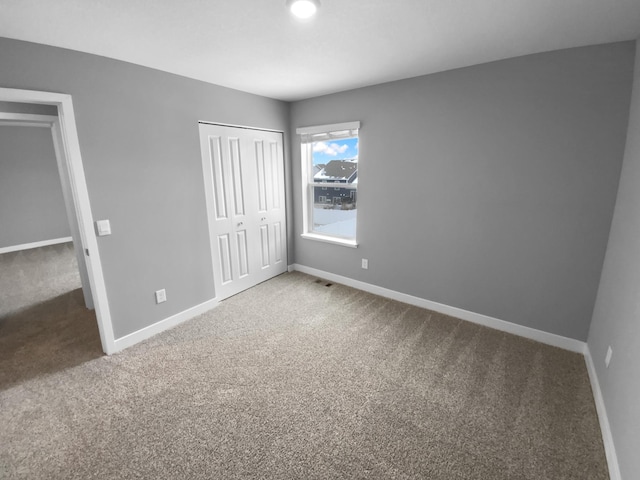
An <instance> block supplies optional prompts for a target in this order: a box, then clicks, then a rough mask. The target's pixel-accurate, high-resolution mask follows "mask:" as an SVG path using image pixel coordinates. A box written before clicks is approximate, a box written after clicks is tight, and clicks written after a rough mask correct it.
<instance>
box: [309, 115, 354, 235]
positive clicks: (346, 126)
mask: <svg viewBox="0 0 640 480" xmlns="http://www.w3.org/2000/svg"><path fill="white" fill-rule="evenodd" d="M359 130H360V122H359V121H356V122H344V123H334V124H329V125H316V126H311V127H299V128H296V134H298V135H300V155H301V158H300V166H301V169H300V170H301V187H302V217H303V218H302V224H303V227H302V228H303V231H302V234H301V235H300V236H301V237H302V238H306V239H309V240H316V241H320V242H327V243H333V244H336V245H342V246H345V247H351V248H357V247H358V242H357V236H358V226H357V222H358V220H357V213H356V235H355V237H354V238H346V237H340V236H338V235H330V234H326V233H318V232H314V231H313V225H312V222H313V205H314V201H315V193H314V189H315V188H322V189H323V190H324V189H325V188H328V187H333V188H334V190H338V189H343V188H346V189H349V190H354V191H356V192H357V189H358V183H359V181H358V183H356V184H353V183H341V184H340V187H339V188H336V186H335V182H314V178H313V177H314V173H313V143H314V142H318V141H323V140H331V139H332V138H333V139H336V140H340V139H346V138H358V145H359V140H360V132H359ZM344 132H349V135H341V134H343V133H344ZM333 135H335V136H333ZM314 136H318V137H319V138H317V139H313V138H312V137H314ZM323 137H326V138H323ZM358 163H359V162H358ZM359 167H360V165H359V164H358V168H359ZM359 177H360V175H358V178H359ZM350 198H353V195H350Z"/></svg>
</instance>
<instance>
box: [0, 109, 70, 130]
mask: <svg viewBox="0 0 640 480" xmlns="http://www.w3.org/2000/svg"><path fill="white" fill-rule="evenodd" d="M57 120H58V117H57V116H56V115H38V114H33V113H9V112H0V125H2V126H5V127H41V128H51V126H52V125H53V123H54V122H56V121H57Z"/></svg>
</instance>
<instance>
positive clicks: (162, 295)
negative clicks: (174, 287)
mask: <svg viewBox="0 0 640 480" xmlns="http://www.w3.org/2000/svg"><path fill="white" fill-rule="evenodd" d="M166 301H167V291H166V290H165V289H164V288H163V289H162V290H156V303H162V302H166Z"/></svg>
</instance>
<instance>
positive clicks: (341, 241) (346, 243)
mask: <svg viewBox="0 0 640 480" xmlns="http://www.w3.org/2000/svg"><path fill="white" fill-rule="evenodd" d="M300 236H301V237H302V238H306V239H308V240H315V241H317V242H325V243H333V244H334V245H342V246H343V247H350V248H358V243H357V242H356V241H355V240H347V239H346V238H338V237H330V236H328V235H320V234H318V233H303V234H301V235H300Z"/></svg>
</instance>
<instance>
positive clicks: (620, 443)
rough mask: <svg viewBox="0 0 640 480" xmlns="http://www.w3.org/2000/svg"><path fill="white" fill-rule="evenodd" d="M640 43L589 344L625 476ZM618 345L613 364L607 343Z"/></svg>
mask: <svg viewBox="0 0 640 480" xmlns="http://www.w3.org/2000/svg"><path fill="white" fill-rule="evenodd" d="M639 291H640V49H637V50H636V63H635V80H634V87H633V97H632V101H631V114H630V118H629V130H628V133H627V148H626V151H625V154H624V163H623V165H622V175H621V178H620V188H619V190H618V200H617V202H616V207H615V213H614V216H613V223H612V225H611V235H610V236H609V244H608V246H607V255H606V258H605V262H604V266H603V269H602V279H601V281H600V288H599V290H598V297H597V300H596V305H595V308H594V313H593V321H592V324H591V330H590V332H589V349H590V351H591V355H592V357H593V361H594V364H595V367H596V372H597V375H598V380H599V383H600V388H601V390H602V396H603V398H604V402H605V405H606V409H607V415H608V417H609V423H610V425H611V431H612V434H613V438H614V443H615V447H616V453H617V454H618V460H619V464H620V470H621V474H622V478H624V479H625V480H627V479H629V480H630V479H633V478H637V476H638V472H640V457H639V456H638V448H639V447H640V402H639V401H638V398H640V320H639V318H640V296H639V294H638V292H639ZM609 345H611V347H612V348H613V357H612V358H611V363H610V364H609V368H608V369H606V368H605V366H604V358H605V355H606V351H607V347H608V346H609Z"/></svg>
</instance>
